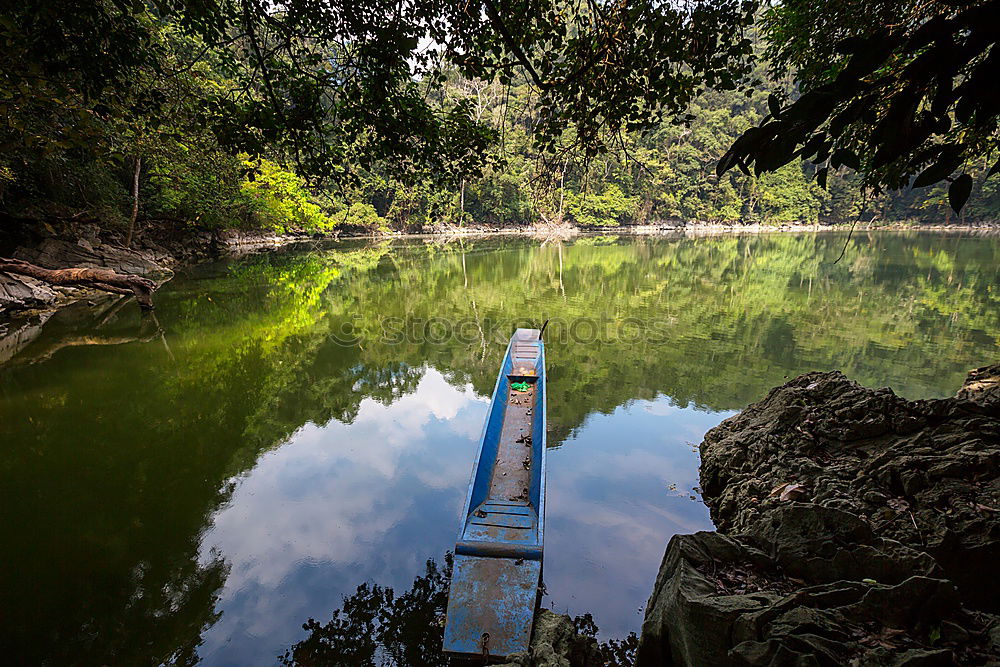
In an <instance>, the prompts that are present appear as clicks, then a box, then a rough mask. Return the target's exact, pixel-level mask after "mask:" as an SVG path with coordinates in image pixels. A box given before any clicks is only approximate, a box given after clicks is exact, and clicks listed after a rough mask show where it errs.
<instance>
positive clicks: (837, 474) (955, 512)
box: [701, 365, 1000, 611]
mask: <svg viewBox="0 0 1000 667" xmlns="http://www.w3.org/2000/svg"><path fill="white" fill-rule="evenodd" d="M701 455H702V467H701V487H702V489H703V491H704V496H705V499H706V502H707V503H708V505H709V507H710V508H711V511H712V518H713V520H714V521H715V523H716V525H717V526H718V528H719V530H720V531H722V532H727V533H753V532H755V531H758V530H760V529H761V526H764V525H766V524H768V522H772V521H775V519H767V516H768V515H769V514H770V513H771V512H773V511H775V510H779V511H783V510H781V508H783V507H786V506H787V505H788V503H789V500H787V499H782V493H781V492H782V490H783V485H793V484H794V485H796V487H795V493H794V494H792V495H793V496H794V499H797V500H801V501H808V502H811V503H813V504H814V505H816V506H818V507H823V508H828V509H829V510H831V511H833V510H839V511H841V512H844V513H846V514H849V515H851V516H852V517H853V519H847V518H845V519H844V520H843V524H844V525H845V526H846V525H847V524H848V523H850V524H852V525H853V526H854V527H853V528H852V529H851V530H855V531H857V530H861V531H862V532H866V534H867V533H870V534H872V535H875V536H878V537H879V538H882V539H886V540H893V541H894V542H895V543H899V544H902V545H905V546H906V547H909V548H911V549H916V550H919V551H925V552H927V553H928V554H930V555H931V556H933V557H934V559H935V560H936V561H937V562H938V564H939V565H940V566H941V568H942V571H943V574H944V576H946V577H948V578H950V579H952V580H954V581H955V582H956V583H958V585H959V587H960V588H961V589H962V590H963V591H964V594H965V596H966V601H967V602H968V603H969V604H972V605H974V606H977V607H980V608H982V609H984V610H989V611H1000V578H997V577H988V578H984V577H982V576H980V573H982V572H985V571H989V568H992V567H993V565H994V564H995V563H996V562H1000V475H998V471H1000V365H998V366H989V367H985V368H981V369H978V370H976V371H973V372H972V373H970V375H969V379H968V380H967V382H966V384H965V386H964V387H963V388H962V389H961V390H960V391H959V393H958V395H957V396H956V397H955V398H949V399H941V400H927V401H908V400H906V399H903V398H900V397H898V396H896V395H895V394H893V393H892V391H891V390H889V389H878V390H872V389H867V388H865V387H862V386H860V385H858V384H857V383H855V382H852V381H850V380H848V379H847V378H846V377H844V376H843V375H842V374H841V373H838V372H831V373H808V374H806V375H803V376H800V377H798V378H796V379H794V380H792V381H791V382H789V383H787V384H785V385H783V386H781V387H777V388H775V389H773V390H772V391H771V392H770V393H769V394H768V396H767V397H766V398H764V399H763V400H762V401H760V402H759V403H756V404H754V405H752V406H750V407H748V408H747V409H746V410H744V411H743V412H742V413H740V414H739V415H736V416H734V417H731V418H730V419H727V420H726V421H724V422H722V424H720V425H719V426H717V427H716V428H714V429H712V430H711V431H709V432H708V433H707V434H706V435H705V439H704V442H703V443H702V445H701ZM787 488H788V486H784V489H787ZM787 495H789V494H786V496H787ZM813 513H814V514H815V512H813ZM816 516H817V517H818V516H819V515H818V514H816ZM841 516H844V515H841ZM800 518H801V517H800ZM817 520H818V518H817ZM840 537H841V538H842V539H848V540H851V539H853V538H852V536H851V534H844V535H841V536H840ZM867 543H869V544H871V541H870V540H867ZM885 546H886V545H885V544H884V545H883V547H885ZM879 548H881V547H879ZM892 548H893V549H898V548H897V547H892ZM883 550H884V549H883ZM820 557H822V556H820Z"/></svg>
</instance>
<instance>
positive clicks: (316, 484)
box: [200, 368, 725, 665]
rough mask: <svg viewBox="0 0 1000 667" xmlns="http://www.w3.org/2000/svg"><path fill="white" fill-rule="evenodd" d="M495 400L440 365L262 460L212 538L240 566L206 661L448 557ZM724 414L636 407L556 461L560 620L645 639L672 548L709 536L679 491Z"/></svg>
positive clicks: (250, 646)
mask: <svg viewBox="0 0 1000 667" xmlns="http://www.w3.org/2000/svg"><path fill="white" fill-rule="evenodd" d="M487 400H488V399H487V398H486V397H482V396H477V395H476V394H475V392H474V391H473V389H472V387H471V386H464V387H455V386H452V385H450V384H448V382H447V380H446V379H445V377H444V376H443V375H442V374H441V373H440V372H438V371H437V370H435V369H433V368H429V369H427V370H426V371H425V373H424V375H423V377H422V378H421V380H420V382H419V384H418V385H417V387H416V390H415V391H414V392H413V393H412V394H409V395H406V396H403V397H401V398H399V399H398V400H396V401H395V402H393V403H392V404H390V405H383V404H381V403H379V402H377V401H375V400H372V399H365V400H363V401H362V403H361V405H360V409H359V412H358V415H357V418H356V419H355V420H354V421H353V423H350V424H345V423H341V422H337V421H331V422H330V423H328V424H326V425H323V426H320V425H316V424H311V423H310V424H306V425H305V426H303V427H302V428H300V429H299V430H298V431H296V432H295V433H294V434H293V435H292V437H291V438H289V440H288V441H287V442H286V443H284V444H283V445H281V446H280V447H278V448H277V449H275V450H273V451H271V452H269V453H267V454H266V455H264V456H263V457H261V458H260V460H259V461H258V463H257V465H256V466H255V467H254V469H253V470H251V471H250V472H249V473H248V474H246V475H245V476H244V477H243V478H241V479H240V480H239V481H238V486H237V489H236V490H235V492H234V493H233V495H232V499H231V501H230V502H229V503H228V504H227V505H226V506H225V507H223V508H222V509H220V510H219V511H218V512H217V513H216V514H215V516H214V518H213V522H212V525H211V527H210V528H209V530H208V531H206V533H205V535H204V536H203V540H202V558H203V559H206V560H207V559H208V558H209V557H210V555H211V554H212V553H218V554H221V555H222V557H223V558H224V559H225V560H226V562H227V563H228V564H229V565H230V567H231V571H230V574H229V577H228V579H227V581H226V584H225V587H224V588H223V590H222V591H221V594H220V599H219V603H218V606H219V609H220V610H221V611H222V617H221V619H220V620H219V621H218V622H217V623H216V624H215V625H214V626H213V627H211V628H210V629H208V630H207V632H206V633H205V635H204V637H203V639H204V644H203V646H202V649H201V652H200V653H201V655H202V657H203V658H204V662H205V664H208V665H230V664H232V665H236V664H253V663H258V662H266V661H267V660H263V659H262V658H265V657H266V658H268V659H270V658H271V657H273V656H275V655H277V654H278V653H280V652H281V651H282V650H283V649H284V648H285V647H286V646H288V645H289V644H291V643H293V642H294V641H296V640H297V639H299V638H301V635H302V631H301V629H300V626H301V623H302V622H304V621H305V620H306V619H307V618H310V617H314V618H317V619H318V620H320V621H325V620H327V619H328V617H329V615H330V613H331V611H332V610H333V609H334V608H336V607H338V606H339V605H340V603H341V599H342V597H343V596H344V595H348V594H350V593H353V592H354V590H355V588H356V587H357V585H358V584H360V583H362V582H364V581H374V582H377V583H380V584H383V585H389V586H394V587H398V588H402V587H405V585H406V584H407V583H408V582H409V581H410V580H412V578H413V577H414V576H415V575H416V574H418V573H419V572H420V571H422V568H423V563H424V561H425V560H426V559H427V558H437V559H440V557H441V556H442V555H443V554H444V553H445V551H447V550H450V549H451V548H452V547H453V544H454V539H455V534H456V531H457V521H458V515H459V514H460V512H461V506H462V503H463V501H464V498H465V491H466V485H467V483H468V477H469V473H470V466H471V464H472V461H473V458H474V455H475V449H476V447H477V444H478V438H479V435H480V431H481V428H482V422H483V419H484V418H485V414H486V408H487ZM724 416H725V415H724V414H719V413H706V412H700V411H696V410H693V409H686V408H679V407H677V406H675V405H673V404H672V403H671V402H670V399H669V398H667V397H661V398H658V399H656V400H654V401H636V402H633V403H631V404H630V405H628V406H624V407H620V408H618V409H617V410H615V411H614V412H613V413H612V414H610V415H599V414H598V415H593V416H591V417H590V418H589V419H588V420H587V422H586V423H585V424H584V425H583V427H582V428H580V429H579V430H578V432H577V433H576V435H575V436H574V437H572V438H570V439H569V440H567V441H566V442H565V443H564V444H563V446H561V447H559V448H557V449H553V450H550V456H549V478H548V480H549V481H548V502H547V517H546V518H547V521H548V523H547V535H546V564H545V573H544V577H545V582H546V585H547V586H548V590H549V594H550V597H549V598H548V600H549V601H551V603H552V604H553V605H554V607H555V608H556V609H557V610H559V611H567V610H568V611H569V612H571V613H572V614H580V613H584V612H591V613H593V614H594V615H595V618H596V620H597V622H598V624H599V625H601V627H602V628H603V629H604V633H605V634H606V635H607V636H622V635H624V634H626V633H627V632H629V631H633V630H636V629H637V628H638V624H639V621H640V620H641V617H640V616H639V615H638V613H637V610H638V607H639V606H641V605H642V604H644V602H645V599H646V597H647V596H648V594H649V590H650V585H651V583H652V580H653V577H654V576H655V574H656V568H657V566H658V564H659V560H660V557H661V556H662V552H663V547H664V544H665V540H666V538H667V537H669V535H671V534H673V533H675V532H690V531H694V530H701V529H709V528H711V524H710V523H709V521H708V516H707V509H706V508H705V507H704V506H703V505H702V504H701V503H700V502H692V501H691V500H690V499H689V498H688V497H687V496H686V495H685V496H683V497H678V496H677V494H672V493H671V492H670V491H669V489H668V486H669V485H670V484H675V485H676V486H677V488H678V489H681V490H690V488H691V487H692V486H694V485H695V484H696V483H697V456H696V454H695V453H694V452H693V451H692V449H691V445H690V442H692V441H697V440H698V439H700V437H701V434H702V433H703V432H704V431H705V430H707V429H708V428H710V427H711V426H713V425H714V424H715V423H717V422H718V421H719V420H721V419H722V418H723V417H724Z"/></svg>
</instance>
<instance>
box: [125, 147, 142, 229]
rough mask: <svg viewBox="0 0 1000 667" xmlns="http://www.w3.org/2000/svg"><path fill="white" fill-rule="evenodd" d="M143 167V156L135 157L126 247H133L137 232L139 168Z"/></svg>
mask: <svg viewBox="0 0 1000 667" xmlns="http://www.w3.org/2000/svg"><path fill="white" fill-rule="evenodd" d="M140 169H142V158H141V157H139V156H138V155H137V156H136V157H135V174H134V175H133V176H132V219H131V220H129V223H128V236H127V237H125V247H126V248H131V247H132V235H133V234H134V233H135V220H136V218H138V217H139V170H140Z"/></svg>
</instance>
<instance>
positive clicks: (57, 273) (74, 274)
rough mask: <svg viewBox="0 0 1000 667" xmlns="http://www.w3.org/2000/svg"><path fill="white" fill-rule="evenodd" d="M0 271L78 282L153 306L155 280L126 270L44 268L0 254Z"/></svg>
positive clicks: (52, 282)
mask: <svg viewBox="0 0 1000 667" xmlns="http://www.w3.org/2000/svg"><path fill="white" fill-rule="evenodd" d="M0 271H5V272H6V273H14V274H18V275H22V276H30V277H31V278H36V279H38V280H42V281H45V282H47V283H49V284H50V285H78V286H80V287H93V288H94V289H99V290H103V291H105V292H112V293H114V294H127V295H132V294H134V295H135V300H136V301H138V302H139V306H140V307H141V308H143V309H145V310H149V309H152V307H153V290H154V289H156V283H154V282H153V281H152V280H150V279H149V278H143V277H142V276H136V275H133V274H130V273H115V272H114V271H112V270H111V269H45V268H42V267H40V266H36V265H34V264H30V263H28V262H25V261H23V260H20V259H7V258H6V257H0Z"/></svg>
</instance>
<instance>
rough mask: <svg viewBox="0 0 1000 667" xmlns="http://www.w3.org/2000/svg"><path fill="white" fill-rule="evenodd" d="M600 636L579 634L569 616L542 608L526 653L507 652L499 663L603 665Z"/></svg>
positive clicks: (512, 666) (518, 666)
mask: <svg viewBox="0 0 1000 667" xmlns="http://www.w3.org/2000/svg"><path fill="white" fill-rule="evenodd" d="M602 665H604V660H603V658H602V656H601V651H600V648H599V646H598V643H597V640H596V639H594V638H593V637H590V636H587V635H583V634H580V633H579V632H578V631H577V629H576V626H575V625H573V621H572V620H571V619H570V617H569V616H565V615H562V614H556V613H554V612H551V611H549V610H548V609H541V610H539V612H538V614H537V615H536V616H535V626H534V630H533V632H532V636H531V647H530V648H529V649H528V652H527V653H515V654H513V655H509V656H507V662H505V663H503V665H500V667H600V666H602Z"/></svg>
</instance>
